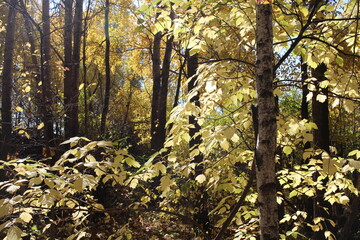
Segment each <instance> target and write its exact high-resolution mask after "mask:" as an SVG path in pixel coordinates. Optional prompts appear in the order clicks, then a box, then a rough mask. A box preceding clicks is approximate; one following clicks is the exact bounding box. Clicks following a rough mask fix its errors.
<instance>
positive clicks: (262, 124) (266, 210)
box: [255, 1, 279, 240]
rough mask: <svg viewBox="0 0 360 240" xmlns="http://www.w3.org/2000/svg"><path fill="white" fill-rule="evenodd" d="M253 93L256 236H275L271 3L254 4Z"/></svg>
mask: <svg viewBox="0 0 360 240" xmlns="http://www.w3.org/2000/svg"><path fill="white" fill-rule="evenodd" d="M256 58H257V59H256V92H257V100H258V137H257V146H256V152H255V159H256V182H257V191H258V209H259V215H260V239H261V240H276V239H279V226H278V225H279V223H278V209H277V202H276V184H275V150H276V104H275V98H274V93H273V78H274V72H273V60H274V55H273V30H272V6H271V4H269V3H264V2H261V1H258V3H257V5H256Z"/></svg>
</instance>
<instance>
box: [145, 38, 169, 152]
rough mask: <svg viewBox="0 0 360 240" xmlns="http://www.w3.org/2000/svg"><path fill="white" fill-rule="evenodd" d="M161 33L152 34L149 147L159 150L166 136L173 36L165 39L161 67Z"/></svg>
mask: <svg viewBox="0 0 360 240" xmlns="http://www.w3.org/2000/svg"><path fill="white" fill-rule="evenodd" d="M161 38H162V35H161V33H160V32H158V33H156V34H155V36H154V43H153V49H152V61H153V95H152V102H151V149H152V150H153V151H154V152H156V151H159V150H160V149H161V148H162V147H163V146H164V142H165V137H166V128H165V125H166V113H167V111H166V107H167V94H168V83H169V76H170V63H171V54H172V45H173V40H174V37H173V36H170V37H168V39H167V40H166V45H165V54H164V59H163V62H162V68H161V65H160V64H161V56H160V45H161Z"/></svg>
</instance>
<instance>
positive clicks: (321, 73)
mask: <svg viewBox="0 0 360 240" xmlns="http://www.w3.org/2000/svg"><path fill="white" fill-rule="evenodd" d="M326 70H327V68H326V65H325V64H324V63H321V64H320V65H319V66H318V67H317V68H316V69H314V70H313V71H312V75H313V77H314V78H316V83H315V85H316V90H315V91H314V93H313V99H312V116H313V122H314V123H315V124H316V126H317V127H318V129H315V130H314V145H315V148H320V149H323V150H325V151H327V152H329V145H330V140H329V139H330V133H329V101H328V89H327V88H322V89H320V86H319V84H320V82H322V81H324V80H325V79H326V78H325V72H326ZM318 96H324V97H326V100H325V101H324V102H320V101H318V100H317V98H318Z"/></svg>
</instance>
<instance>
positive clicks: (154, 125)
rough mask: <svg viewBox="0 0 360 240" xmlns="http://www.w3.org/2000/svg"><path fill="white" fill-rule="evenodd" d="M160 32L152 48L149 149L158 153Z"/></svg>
mask: <svg viewBox="0 0 360 240" xmlns="http://www.w3.org/2000/svg"><path fill="white" fill-rule="evenodd" d="M161 38H162V35H161V32H158V33H156V34H155V36H154V42H153V46H152V74H153V87H152V89H153V93H152V101H151V149H152V150H153V151H155V152H156V151H158V150H160V149H161V148H162V143H161V142H160V141H159V139H157V131H158V126H159V112H158V108H159V97H158V96H159V92H160V88H161V69H160V64H161V56H160V45H161Z"/></svg>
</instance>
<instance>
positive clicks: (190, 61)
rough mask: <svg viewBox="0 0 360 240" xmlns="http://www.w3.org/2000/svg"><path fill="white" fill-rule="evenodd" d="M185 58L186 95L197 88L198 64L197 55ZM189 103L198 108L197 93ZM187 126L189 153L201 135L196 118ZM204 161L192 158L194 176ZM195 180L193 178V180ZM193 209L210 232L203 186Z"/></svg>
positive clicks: (197, 145) (206, 199)
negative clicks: (186, 70)
mask: <svg viewBox="0 0 360 240" xmlns="http://www.w3.org/2000/svg"><path fill="white" fill-rule="evenodd" d="M186 53H187V54H186V57H187V61H186V62H187V69H188V74H187V75H188V78H189V79H190V80H189V82H188V93H190V92H192V91H193V90H194V89H195V88H196V86H197V73H196V72H197V69H198V66H199V63H198V54H194V55H192V56H190V54H189V51H186ZM190 102H192V103H193V104H194V105H195V106H197V107H200V101H199V93H197V94H196V95H193V96H192V98H191V99H190ZM189 124H190V126H191V128H190V129H189V135H190V142H189V149H190V151H191V150H193V149H194V148H197V147H199V145H200V144H201V135H200V134H199V133H200V130H201V126H200V125H199V123H198V121H197V118H196V116H194V115H190V116H189ZM203 160H204V155H203V154H202V153H201V152H199V154H197V155H196V156H194V159H193V160H192V163H195V164H196V166H195V176H198V175H200V174H203V172H204V166H203V165H202V162H203ZM194 179H195V178H194ZM194 200H195V207H194V208H195V209H197V211H196V212H195V215H194V220H195V221H196V222H197V223H199V224H200V225H201V226H202V227H203V229H204V231H205V232H208V233H209V232H210V230H211V223H210V219H209V211H208V206H207V204H208V203H207V201H208V194H207V192H206V188H205V186H200V187H199V188H198V189H197V191H196V196H195V199H194Z"/></svg>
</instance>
